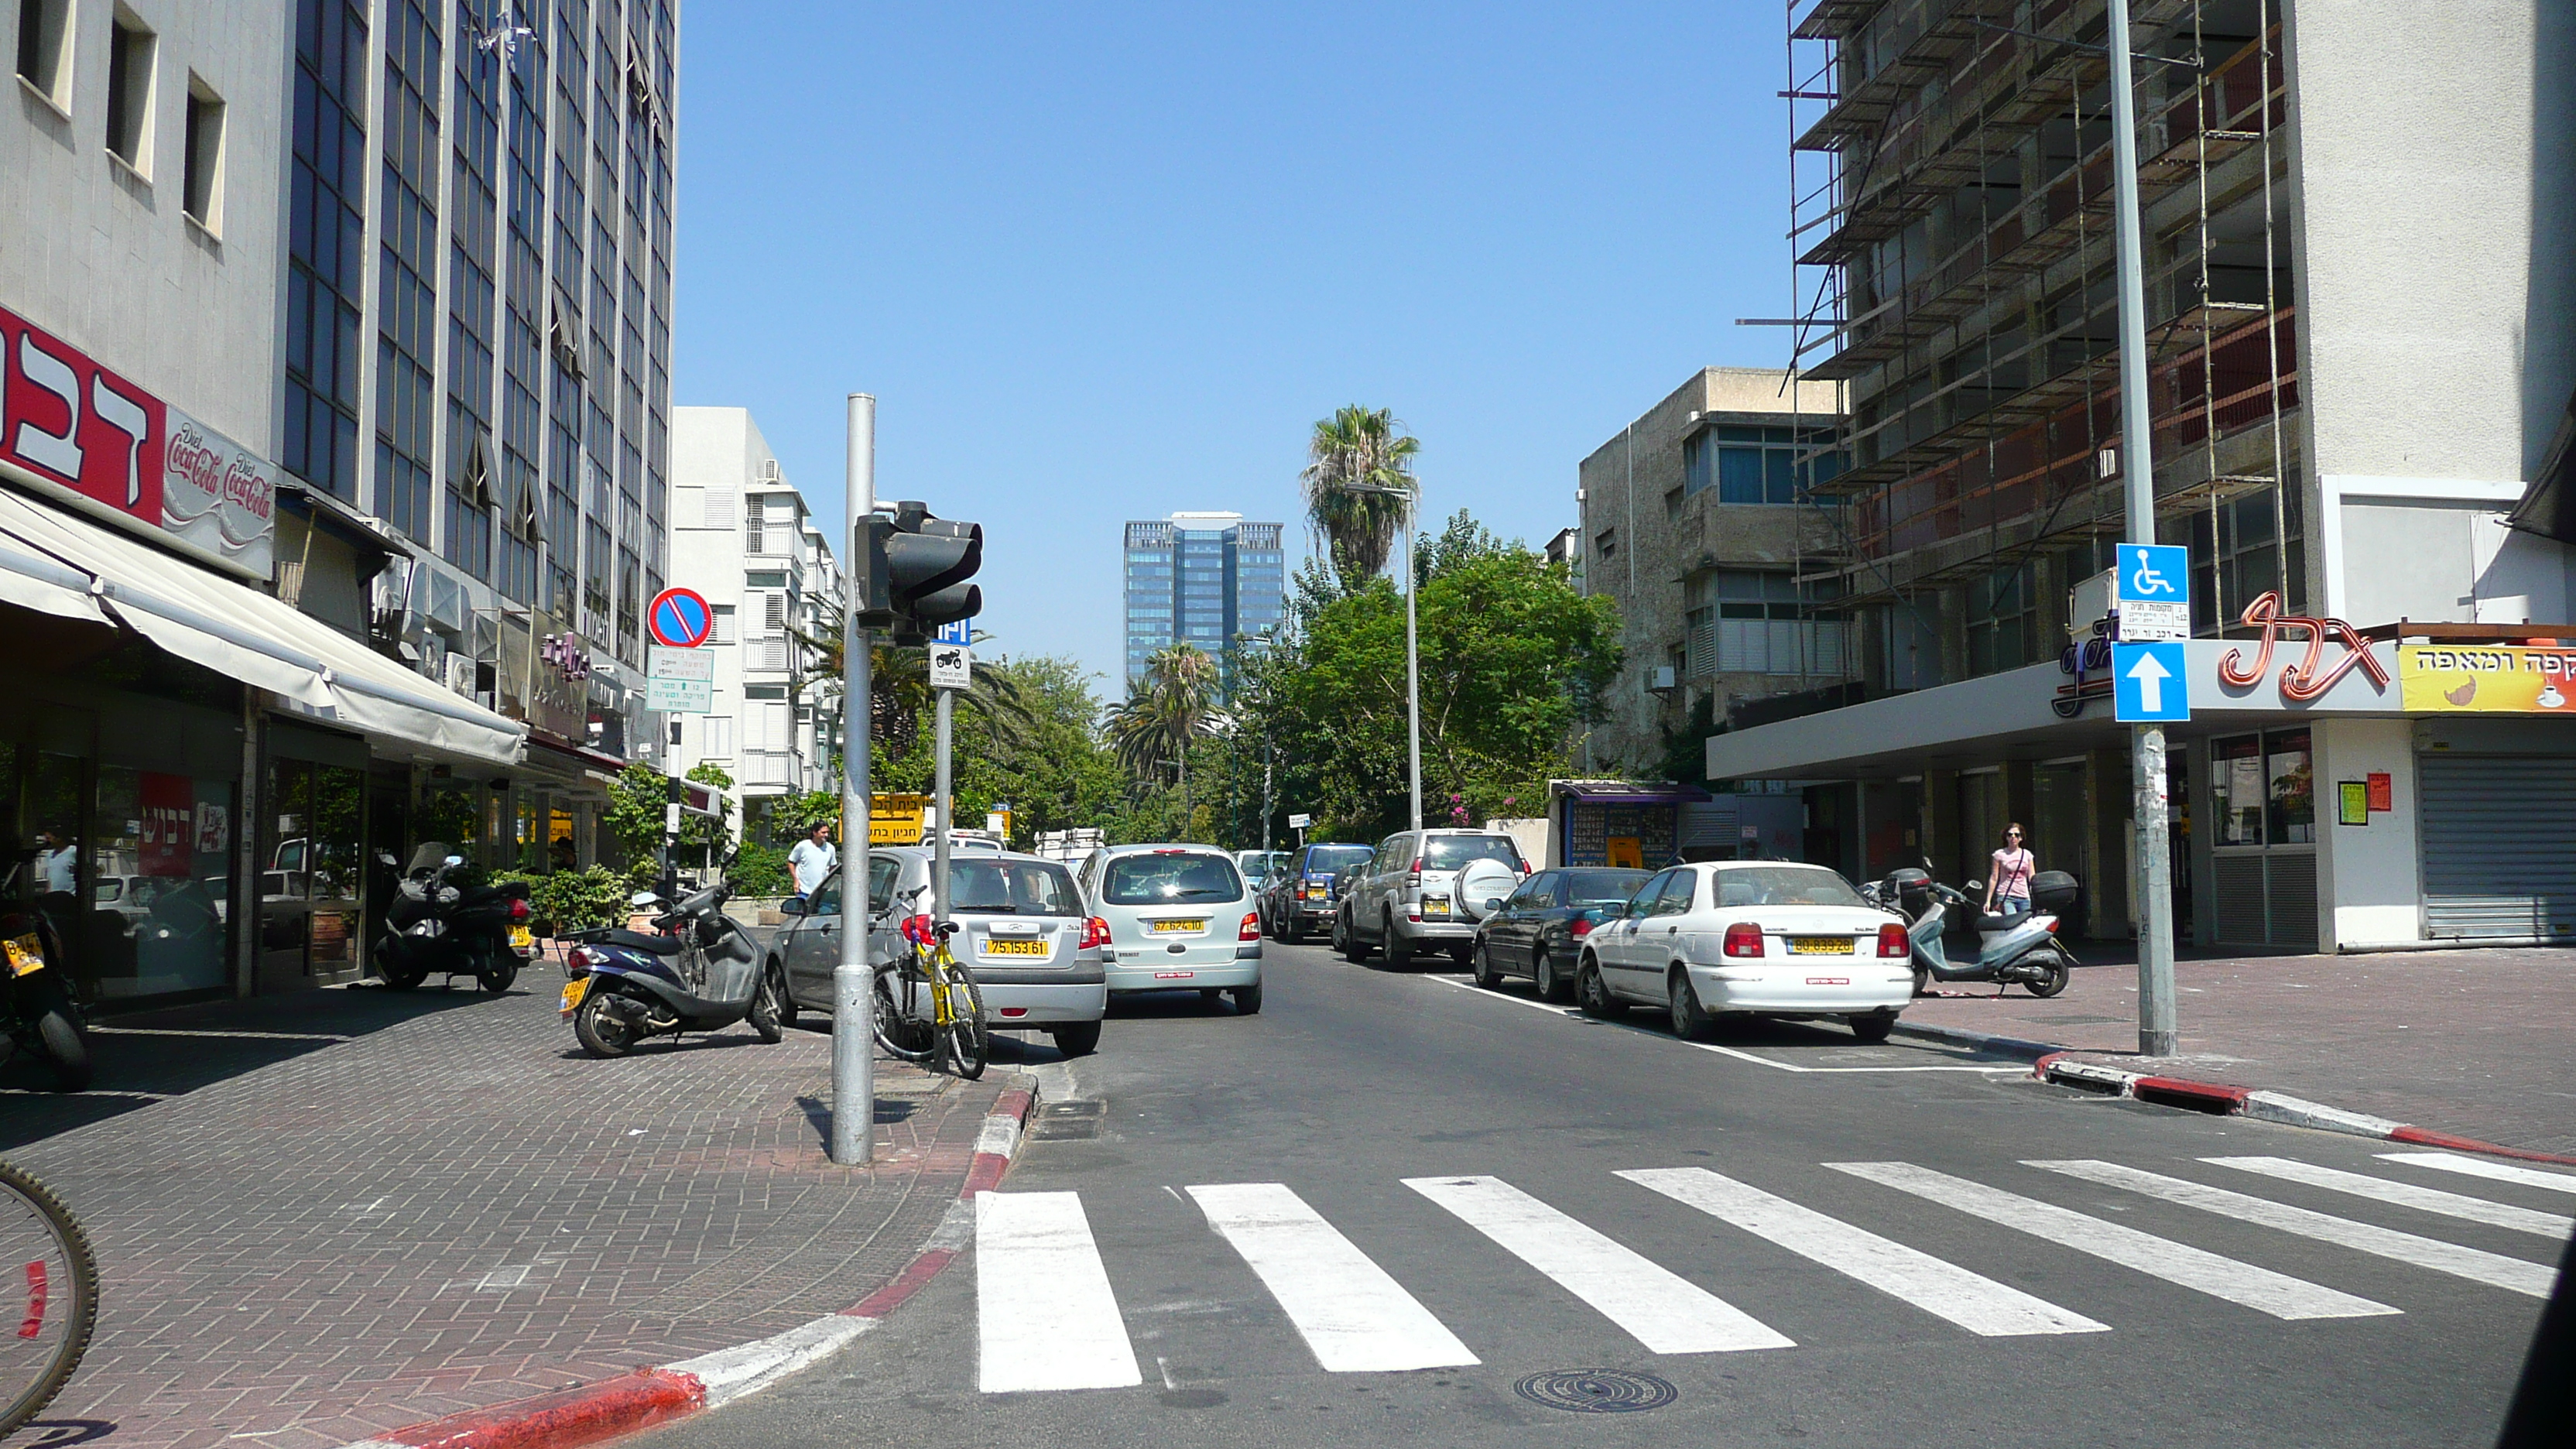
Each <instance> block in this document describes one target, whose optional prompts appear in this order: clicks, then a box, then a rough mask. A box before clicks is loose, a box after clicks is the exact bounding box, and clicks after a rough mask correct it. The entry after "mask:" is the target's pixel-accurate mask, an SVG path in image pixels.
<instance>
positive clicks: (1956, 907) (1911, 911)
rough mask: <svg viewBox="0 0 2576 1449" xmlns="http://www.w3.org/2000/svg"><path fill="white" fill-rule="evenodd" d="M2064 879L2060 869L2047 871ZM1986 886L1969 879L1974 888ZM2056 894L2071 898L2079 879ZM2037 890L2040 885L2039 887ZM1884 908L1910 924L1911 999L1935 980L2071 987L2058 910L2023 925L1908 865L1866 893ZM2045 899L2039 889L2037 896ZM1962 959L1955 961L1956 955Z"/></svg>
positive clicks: (2069, 956) (2071, 962) (2049, 989)
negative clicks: (1987, 911) (1984, 909)
mask: <svg viewBox="0 0 2576 1449" xmlns="http://www.w3.org/2000/svg"><path fill="white" fill-rule="evenodd" d="M2050 874H2051V875H2053V876H2063V875H2064V873H2063V872H2055V871H2052V872H2050ZM1984 884H1985V883H1984V882H1982V881H1970V882H1968V889H1969V890H1971V891H1976V890H1982V889H1983V888H1984ZM2050 884H2051V886H2052V888H2053V889H2052V894H2054V893H2055V892H2056V891H2064V892H2069V893H2071V892H2072V890H2073V888H2074V878H2073V877H2072V876H2064V883H2063V884H2062V885H2059V884H2057V883H2056V882H2051V883H2050ZM2034 885H2035V886H2036V882H2035V883H2034ZM1863 894H1864V896H1866V897H1868V898H1870V899H1871V901H1872V903H1873V904H1875V905H1877V906H1878V907H1879V908H1880V909H1881V910H1885V911H1887V912H1889V913H1890V914H1893V915H1896V916H1899V917H1902V918H1903V919H1904V920H1905V935H1906V939H1907V940H1908V941H1910V942H1911V943H1912V945H1913V955H1914V994H1915V995H1917V996H1922V995H1925V994H1927V993H1928V992H1929V991H1930V989H1931V984H1932V983H1933V982H1935V981H1991V982H1994V983H1995V985H1996V987H1997V988H1998V990H1997V994H1998V995H2000V994H2001V988H2003V987H2005V986H2009V985H2019V986H2021V987H2022V988H2023V989H2025V990H2027V991H2029V992H2030V994H2031V995H2033V996H2041V997H2047V996H2055V995H2056V994H2057V993H2059V992H2061V991H2064V990H2065V989H2066V982H2067V977H2068V971H2069V969H2070V968H2072V967H2073V966H2075V965H2076V964H2077V962H2076V960H2075V953H2074V952H2072V951H2069V950H2068V949H2066V945H2065V943H2064V942H2061V941H2059V940H2058V939H2057V922H2058V918H2057V915H2056V913H2055V911H2053V910H2050V911H2040V910H2034V911H2032V912H2031V913H2030V914H2029V915H2026V916H2023V917H2021V918H2020V919H2018V920H2014V921H2009V922H2007V921H2006V920H2005V919H2004V918H2002V917H1997V916H1980V915H1979V914H1978V912H1977V908H1976V905H1975V904H1974V903H1973V901H1972V900H1971V899H1970V897H1969V896H1968V895H1966V894H1964V893H1962V892H1959V891H1955V890H1952V889H1950V888H1949V887H1948V886H1945V885H1943V884H1941V883H1940V882H1939V881H1936V880H1934V879H1932V876H1931V873H1930V872H1928V871H1921V870H1916V869H1913V868H1912V867H1910V866H1909V867H1907V868H1905V869H1903V870H1897V871H1892V872H1890V873H1889V874H1888V877H1887V882H1886V884H1884V885H1881V886H1877V887H1875V888H1874V889H1869V890H1865V891H1864V892H1863ZM2039 894H2040V892H2039V891H2038V890H2037V889H2034V891H2033V896H2034V899H2036V897H2037V896H2038V895H2039ZM1954 950H1955V951H1957V952H1958V953H1959V954H1958V955H1957V956H1956V957H1955V958H1954V957H1953V955H1952V952H1953V951H1954Z"/></svg>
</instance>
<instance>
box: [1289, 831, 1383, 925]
mask: <svg viewBox="0 0 2576 1449" xmlns="http://www.w3.org/2000/svg"><path fill="white" fill-rule="evenodd" d="M1374 854H1375V852H1374V851H1372V850H1370V849H1369V848H1368V847H1367V846H1365V845H1340V844H1333V843H1323V844H1311V845H1301V846H1299V847H1298V848H1297V849H1295V850H1293V851H1290V852H1289V854H1288V861H1287V863H1286V864H1285V865H1283V866H1282V867H1281V868H1280V870H1279V873H1278V874H1277V875H1274V876H1272V877H1271V878H1270V884H1268V885H1267V886H1264V887H1263V888H1262V891H1261V925H1262V930H1263V931H1264V932H1265V933H1267V934H1269V935H1272V936H1276V937H1278V938H1279V939H1280V940H1282V941H1285V942H1287V943H1288V944H1289V945H1291V946H1293V945H1296V944H1297V943H1298V942H1299V941H1302V940H1304V939H1305V938H1306V933H1307V932H1308V931H1328V930H1330V929H1332V919H1333V911H1334V908H1335V907H1337V906H1338V905H1340V903H1341V899H1342V893H1343V892H1344V891H1347V890H1348V889H1350V885H1351V883H1352V882H1353V881H1356V880H1357V879H1359V873H1360V872H1361V871H1362V870H1365V869H1367V867H1368V863H1369V858H1370V857H1371V856H1372V855H1374Z"/></svg>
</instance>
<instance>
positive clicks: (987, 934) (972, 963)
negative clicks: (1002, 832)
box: [770, 846, 1109, 1057]
mask: <svg viewBox="0 0 2576 1449" xmlns="http://www.w3.org/2000/svg"><path fill="white" fill-rule="evenodd" d="M932 856H933V851H932V850H931V848H930V847H928V846H891V847H882V848H879V849H877V850H873V851H870V852H869V854H868V907H869V909H868V916H869V932H868V959H869V960H871V961H877V962H883V961H889V960H893V959H895V958H897V957H898V956H899V955H901V954H902V953H903V952H906V951H908V950H910V949H911V948H910V947H909V946H907V945H905V944H904V940H903V936H902V934H901V931H900V927H901V925H902V920H903V918H904V917H905V916H908V915H917V914H920V913H923V912H926V911H928V910H929V909H930V871H931V864H932ZM948 893H949V915H950V916H951V917H952V918H953V919H954V920H956V922H957V923H958V925H959V927H960V929H959V931H958V933H957V935H956V936H955V937H954V938H952V940H951V941H950V949H951V950H952V951H953V952H955V953H956V956H957V959H958V960H960V961H962V962H964V963H966V965H967V966H969V967H970V968H972V969H973V971H974V973H975V982H976V984H977V985H978V986H979V987H981V988H982V989H983V996H984V1010H985V1013H986V1014H987V1016H988V1017H989V1018H990V1019H991V1022H992V1025H993V1028H994V1029H995V1030H997V1031H1043V1032H1046V1033H1047V1034H1048V1035H1050V1036H1052V1037H1054V1038H1055V1045H1056V1050H1058V1051H1060V1052H1063V1053H1064V1054H1065V1055H1066V1056H1069V1057H1074V1056H1081V1055H1083V1054H1085V1053H1087V1052H1090V1051H1092V1050H1094V1049H1095V1048H1097V1047H1098V1046H1099V1045H1100V1019H1101V1018H1102V1017H1103V1016H1105V1015H1107V1013H1108V1008H1109V998H1108V983H1107V977H1106V976H1104V975H1103V973H1102V970H1101V950H1100V946H1099V927H1098V925H1097V923H1095V922H1094V921H1093V920H1092V919H1091V917H1090V915H1089V913H1087V912H1086V911H1084V910H1083V908H1082V895H1081V893H1080V892H1079V891H1078V890H1077V889H1075V887H1074V883H1073V875H1072V873H1071V872H1069V871H1067V870H1066V869H1065V868H1064V867H1063V866H1061V865H1059V864H1057V863H1056V862H1054V861H1051V860H1041V859H1039V858H1038V857H1036V856H1034V855H1019V854H1015V853H1012V852H1007V851H995V850H978V851H974V852H972V853H964V852H951V853H950V855H949V859H948ZM791 900H792V898H791ZM840 954H841V877H840V873H839V872H837V871H836V872H834V873H833V874H832V875H831V876H830V877H828V878H827V879H826V880H825V881H824V883H823V885H822V887H821V888H820V889H818V890H816V891H815V892H814V893H813V894H811V895H809V896H807V897H805V899H804V901H803V902H802V904H801V907H800V908H799V909H797V910H796V911H794V912H792V913H791V914H790V915H789V917H788V921H787V924H786V925H785V926H784V927H783V928H781V929H780V931H779V932H778V935H777V936H776V938H775V939H774V940H772V942H771V943H770V955H771V957H772V959H773V960H775V961H777V962H778V963H779V964H780V965H781V966H782V967H783V968H784V969H785V971H786V973H787V995H788V1001H789V1011H790V1014H791V1016H792V1014H793V1012H794V1011H795V1010H796V1009H797V1008H800V1007H801V1008H806V1009H810V1010H814V1011H820V1012H823V1013H825V1014H826V1015H828V1014H830V1012H831V1010H832V970H833V968H834V967H835V966H837V965H838V964H839V963H840ZM926 1005H927V1003H926V1002H925V1007H926Z"/></svg>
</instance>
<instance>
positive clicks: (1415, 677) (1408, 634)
mask: <svg viewBox="0 0 2576 1449" xmlns="http://www.w3.org/2000/svg"><path fill="white" fill-rule="evenodd" d="M1421 511H1422V485H1421V484H1419V483H1417V484H1415V485H1413V487H1412V489H1411V490H1410V491H1408V492H1407V493H1406V494H1405V495H1404V720H1405V752H1406V771H1405V778H1406V779H1407V780H1409V781H1410V782H1411V783H1412V785H1413V806H1412V809H1411V811H1410V812H1409V814H1410V816H1411V818H1412V821H1413V829H1414V830H1415V831H1416V832H1417V833H1418V832H1419V831H1420V830H1421V829H1422V665H1421V661H1420V659H1419V658H1418V657H1417V656H1416V654H1415V645H1414V637H1413V636H1414V623H1413V596H1414V595H1415V594H1418V593H1420V592H1422V580H1421V579H1420V578H1419V577H1418V576H1416V575H1415V573H1414V571H1413V534H1414V531H1415V530H1416V529H1418V528H1420V527H1421V519H1420V516H1419V515H1420V514H1421Z"/></svg>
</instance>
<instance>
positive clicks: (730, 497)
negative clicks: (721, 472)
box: [706, 488, 735, 528]
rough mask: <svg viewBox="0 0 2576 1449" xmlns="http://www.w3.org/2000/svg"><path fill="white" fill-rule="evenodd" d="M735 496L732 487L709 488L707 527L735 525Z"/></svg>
mask: <svg viewBox="0 0 2576 1449" xmlns="http://www.w3.org/2000/svg"><path fill="white" fill-rule="evenodd" d="M734 496H735V495H734V491H733V490H732V489H730V488H710V489H708V490H707V511H706V526H707V527H709V528H731V527H733V505H734Z"/></svg>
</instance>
